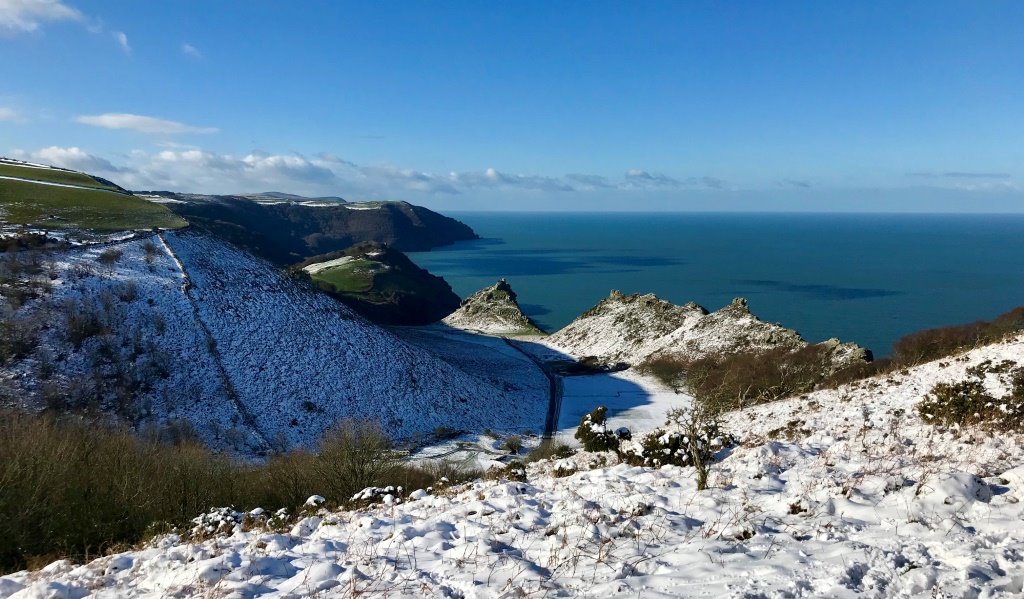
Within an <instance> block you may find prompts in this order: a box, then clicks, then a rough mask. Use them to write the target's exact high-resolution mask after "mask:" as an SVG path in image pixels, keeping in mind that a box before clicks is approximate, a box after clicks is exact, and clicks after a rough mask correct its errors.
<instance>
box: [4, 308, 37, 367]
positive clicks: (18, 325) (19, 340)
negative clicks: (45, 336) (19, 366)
mask: <svg viewBox="0 0 1024 599" xmlns="http://www.w3.org/2000/svg"><path fill="white" fill-rule="evenodd" d="M38 346H39V331H38V328H37V326H36V325H35V323H34V322H32V321H31V320H29V319H27V318H18V317H14V318H7V319H4V320H0V364H6V363H7V362H9V361H11V360H17V359H20V358H24V357H25V356H27V355H29V354H30V353H32V352H33V351H34V350H35V349H36V348H37V347H38Z"/></svg>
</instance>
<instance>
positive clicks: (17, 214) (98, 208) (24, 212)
mask: <svg viewBox="0 0 1024 599" xmlns="http://www.w3.org/2000/svg"><path fill="white" fill-rule="evenodd" d="M0 211H2V214H3V218H4V220H5V221H6V222H7V223H9V224H17V225H30V226H35V227H42V228H47V229H89V230H92V231H98V232H113V231H125V230H133V229H148V228H152V227H160V228H165V229H174V228H178V227H183V226H185V225H186V224H187V223H186V222H185V221H184V220H182V219H181V218H179V217H177V216H175V215H174V214H172V213H171V212H170V211H169V210H168V209H167V208H165V207H164V206H162V205H160V204H154V203H152V202H148V201H146V200H144V199H142V198H138V197H136V196H133V195H129V194H123V193H114V192H110V191H100V190H92V189H80V188H74V187H56V186H53V185H41V184H38V183H31V182H26V181H12V180H9V179H3V180H0Z"/></svg>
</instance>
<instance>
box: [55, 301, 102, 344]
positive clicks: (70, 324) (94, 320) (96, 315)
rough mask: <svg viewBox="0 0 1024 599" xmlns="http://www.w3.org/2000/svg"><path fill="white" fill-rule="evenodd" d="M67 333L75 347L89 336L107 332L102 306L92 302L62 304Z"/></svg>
mask: <svg viewBox="0 0 1024 599" xmlns="http://www.w3.org/2000/svg"><path fill="white" fill-rule="evenodd" d="M62 311H63V313H64V323H65V329H64V330H65V334H66V335H67V338H68V341H69V342H71V344H72V345H74V346H75V349H79V348H81V347H82V343H83V342H84V341H85V340H86V339H89V338H92V337H95V336H97V335H101V334H104V333H106V331H107V325H106V322H105V320H104V318H103V313H102V311H101V310H100V308H99V307H98V306H97V305H95V304H93V303H91V302H82V303H78V302H66V303H64V304H63V306H62Z"/></svg>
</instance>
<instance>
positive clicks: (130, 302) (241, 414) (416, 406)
mask: <svg viewBox="0 0 1024 599" xmlns="http://www.w3.org/2000/svg"><path fill="white" fill-rule="evenodd" d="M0 266H3V267H4V268H3V270H4V274H5V276H4V277H2V280H0V291H2V292H3V295H4V296H5V298H6V299H7V300H8V301H7V302H6V303H5V305H6V306H9V308H8V310H13V312H12V313H11V312H8V313H7V314H6V315H5V320H4V324H3V326H4V327H5V331H7V332H9V333H12V334H11V335H5V337H4V339H3V341H4V343H2V344H0V346H2V347H0V377H2V378H3V379H4V380H3V382H4V385H3V386H2V387H3V388H4V389H7V390H8V392H9V395H8V396H6V397H0V403H3V404H6V405H15V406H17V407H20V408H27V409H38V408H41V407H44V406H49V407H50V408H56V409H60V410H68V409H70V410H75V409H86V408H90V409H92V408H99V409H102V410H104V411H107V412H111V413H115V414H117V415H119V416H120V417H121V418H123V419H126V420H128V421H129V422H132V423H134V424H135V425H136V426H137V427H140V428H141V427H145V426H149V425H152V426H157V427H169V428H171V429H173V431H171V432H172V433H173V434H186V433H187V435H194V436H196V437H198V438H199V439H201V440H202V441H204V442H206V443H207V444H209V445H211V446H212V447H215V448H229V449H232V450H234V451H237V452H240V453H243V454H259V453H262V452H265V451H266V450H267V449H269V448H274V449H283V448H288V447H293V446H305V447H312V446H313V445H314V444H315V442H316V441H317V439H318V438H319V437H320V435H321V433H322V432H323V431H324V429H325V428H326V427H328V426H329V425H331V424H333V423H334V422H336V421H338V420H339V419H341V418H346V417H348V418H356V419H372V420H376V421H379V422H381V423H382V424H383V425H384V427H385V430H386V431H388V433H389V434H390V435H392V436H394V437H395V438H406V439H407V438H409V437H411V436H414V435H417V434H429V433H431V432H432V431H434V429H436V428H437V427H440V426H447V427H461V428H466V429H471V430H482V429H483V428H486V427H492V428H495V429H499V430H500V429H509V430H522V429H523V428H531V427H534V428H536V427H539V426H540V424H541V423H542V422H543V419H544V413H545V410H546V408H547V389H546V387H545V386H543V385H544V380H543V378H542V377H539V381H538V382H536V384H534V383H531V382H530V379H529V377H528V376H520V374H521V372H520V371H521V370H522V369H523V368H528V369H532V370H535V368H534V367H533V366H532V364H531V363H530V362H529V361H527V360H525V358H522V359H520V360H518V361H515V362H514V363H509V362H510V361H511V360H512V358H509V357H507V356H506V357H501V356H495V360H497V362H496V363H495V365H494V366H492V367H491V368H490V369H483V370H477V371H476V372H475V373H473V374H470V373H467V372H466V371H463V370H461V369H459V368H458V367H457V366H455V365H453V364H451V363H450V362H447V361H444V360H442V359H441V358H438V357H436V356H435V355H433V354H432V353H430V352H429V351H427V350H425V349H423V348H420V347H413V346H411V345H408V344H406V343H405V342H403V341H401V340H399V339H398V338H396V337H395V336H393V335H392V334H390V333H388V332H386V331H385V330H383V329H380V328H379V327H376V326H374V325H372V324H370V323H368V322H366V321H365V320H363V319H362V318H361V317H359V316H358V315H356V314H354V313H353V312H352V310H351V309H349V308H348V307H346V306H344V305H343V304H340V303H339V302H337V301H336V300H334V299H332V298H330V297H328V296H326V295H325V294H322V293H319V292H317V291H315V290H313V289H311V288H309V286H308V285H303V284H302V283H301V281H298V280H296V279H293V278H290V277H288V276H287V275H284V274H282V273H281V271H280V270H279V269H277V268H275V267H274V266H273V265H271V264H269V263H267V262H265V261H263V260H260V259H258V258H255V257H253V256H252V255H250V254H248V253H246V252H245V251H243V250H240V249H238V248H234V247H232V246H230V245H228V244H226V243H224V242H223V241H220V240H217V239H214V238H211V237H209V236H207V235H205V234H200V233H197V232H181V233H166V234H163V235H162V236H156V235H153V234H150V235H148V236H145V237H141V238H137V239H132V240H129V241H123V242H114V243H107V244H101V245H93V246H87V247H81V248H75V249H71V250H68V251H65V252H44V253H30V252H20V253H18V254H14V255H12V256H11V257H9V258H5V260H4V261H3V264H2V265H0Z"/></svg>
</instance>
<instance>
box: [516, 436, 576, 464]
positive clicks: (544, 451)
mask: <svg viewBox="0 0 1024 599" xmlns="http://www.w3.org/2000/svg"><path fill="white" fill-rule="evenodd" d="M574 453H576V450H575V449H573V448H572V447H569V446H568V445H566V444H564V443H556V442H555V441H552V440H550V439H546V440H544V441H542V442H541V444H540V445H538V446H537V447H535V448H534V449H533V450H531V451H530V453H528V454H526V460H525V461H526V463H527V464H529V463H532V462H540V461H543V460H550V459H552V458H555V459H564V458H567V457H570V456H572V455H573V454H574Z"/></svg>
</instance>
